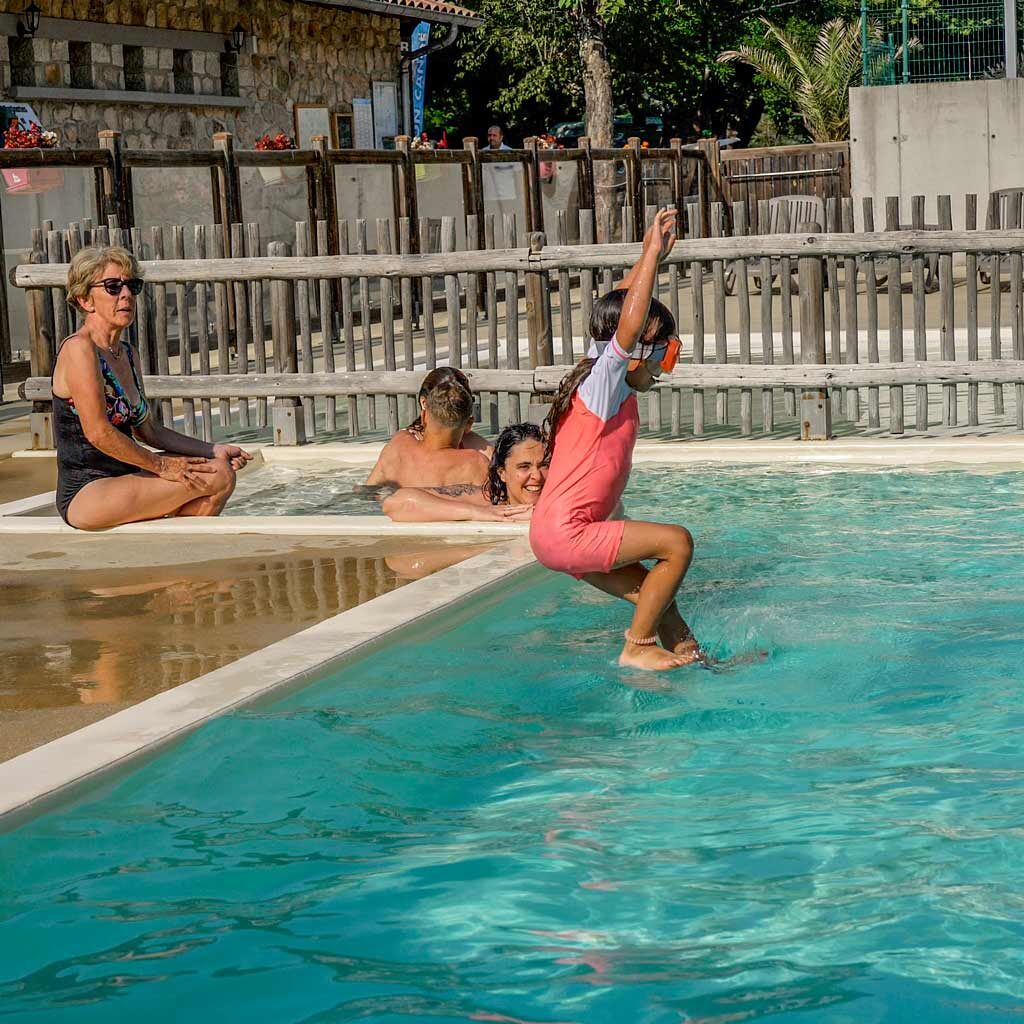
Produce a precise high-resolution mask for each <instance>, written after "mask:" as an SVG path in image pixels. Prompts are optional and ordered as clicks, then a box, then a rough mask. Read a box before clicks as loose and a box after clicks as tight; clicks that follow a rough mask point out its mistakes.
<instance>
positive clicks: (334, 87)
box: [0, 0, 399, 149]
mask: <svg viewBox="0 0 1024 1024" xmlns="http://www.w3.org/2000/svg"><path fill="white" fill-rule="evenodd" d="M38 3H39V6H40V7H41V8H42V12H43V17H44V18H68V19H74V20H78V21H95V22H102V23H105V24H108V25H133V26H139V27H150V28H159V29H178V30H188V31H201V32H215V33H221V34H223V35H225V36H227V35H228V34H229V33H230V32H231V29H232V28H233V27H234V26H235V24H237V23H239V22H240V23H241V24H242V26H243V27H244V28H245V31H246V36H247V39H246V45H245V46H244V47H243V51H242V53H240V54H239V55H238V80H239V95H240V96H241V98H243V99H248V100H251V101H252V106H251V107H248V108H245V109H232V108H230V107H217V106H202V107H199V106H196V107H191V106H188V105H180V104H179V103H175V104H173V105H171V104H134V103H100V102H96V101H95V100H93V101H90V99H89V95H88V90H81V97H80V98H79V97H78V96H76V97H75V98H74V99H73V100H43V99H32V100H31V101H29V102H30V103H31V105H32V107H33V108H34V109H35V111H36V113H37V115H38V116H39V118H40V119H41V120H42V122H43V124H44V127H48V128H54V129H55V130H57V131H58V133H59V134H60V136H61V144H62V145H65V146H69V147H93V146H95V145H96V144H97V142H96V137H97V132H98V131H99V130H100V129H103V128H116V129H119V130H120V131H121V132H122V133H123V137H124V144H125V146H127V147H129V148H132V149H143V148H144V149H209V148H210V147H211V146H212V137H213V133H214V132H216V131H230V132H233V133H234V135H235V145H236V146H237V147H239V148H251V147H252V145H253V143H254V142H255V141H256V139H257V138H259V137H260V136H261V135H262V134H263V133H264V132H271V133H272V134H273V133H276V132H277V131H284V132H286V133H288V134H289V135H293V134H294V130H295V129H294V120H293V116H292V109H293V106H294V104H295V103H323V104H326V105H327V106H328V107H330V109H331V110H332V112H334V111H337V112H344V111H350V110H351V101H352V99H353V98H354V97H369V96H370V95H371V83H372V82H373V81H393V82H397V81H398V61H399V21H398V19H397V18H385V17H382V16H379V15H372V14H364V13H361V12H357V11H341V10H331V9H328V8H324V7H317V6H314V5H312V4H305V3H289V2H285V0H218V2H217V3H211V2H209V0H177V2H173V3H164V2H160V3H147V2H143V0H103V2H100V0H38ZM24 6H25V4H24V0H13V2H11V0H0V12H5V13H11V14H15V15H17V16H21V14H22V12H23V10H24ZM253 37H255V39H256V44H257V45H256V52H255V53H253V52H252V43H251V40H252V38H253ZM157 41H159V40H157ZM32 44H33V50H34V54H33V55H34V58H35V81H36V85H37V86H49V87H61V88H69V87H70V84H71V75H70V65H69V54H68V43H67V42H65V41H61V40H50V39H46V38H45V28H44V29H42V30H40V33H39V38H36V39H34V40H33V41H32ZM144 57H145V86H146V90H147V91H152V92H172V91H173V75H172V64H173V53H172V50H171V49H169V48H166V47H162V46H158V45H154V46H146V47H145V49H144ZM122 68H123V53H122V47H121V46H117V45H113V46H108V45H103V44H100V43H93V44H92V69H93V87H94V88H95V89H124V78H123V71H122ZM193 80H194V91H195V92H196V93H199V94H205V95H218V94H220V60H219V55H218V53H216V52H213V51H200V50H196V51H193ZM10 83H11V69H10V65H9V63H8V50H7V47H6V46H5V45H2V41H0V85H2V86H3V88H4V90H5V91H6V89H7V87H8V86H9V85H10Z"/></svg>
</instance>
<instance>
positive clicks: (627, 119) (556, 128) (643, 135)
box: [549, 114, 668, 149]
mask: <svg viewBox="0 0 1024 1024" xmlns="http://www.w3.org/2000/svg"><path fill="white" fill-rule="evenodd" d="M549 131H550V134H551V135H553V136H554V137H555V140H556V141H557V142H558V143H559V145H562V146H566V147H572V146H575V145H576V140H577V139H578V138H579V137H580V136H581V135H586V134H587V129H586V125H585V124H584V123H583V122H582V121H560V122H559V123H558V124H554V125H552V126H551V128H550V130H549ZM634 135H635V136H637V137H639V138H640V139H643V140H644V141H645V142H646V143H647V144H648V145H650V146H666V145H668V140H667V139H666V138H665V122H664V121H663V120H662V118H660V117H658V116H657V115H650V116H648V117H647V118H645V120H644V125H643V127H642V128H640V129H639V130H637V128H636V127H635V126H634V123H633V117H632V115H631V114H618V115H616V117H615V122H614V126H613V131H612V148H614V149H619V148H620V147H622V146H624V145H625V144H626V140H627V139H629V138H631V137H632V136H634Z"/></svg>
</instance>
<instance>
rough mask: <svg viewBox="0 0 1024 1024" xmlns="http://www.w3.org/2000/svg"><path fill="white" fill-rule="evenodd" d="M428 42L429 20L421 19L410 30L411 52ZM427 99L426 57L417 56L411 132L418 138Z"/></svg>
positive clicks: (413, 82) (414, 62)
mask: <svg viewBox="0 0 1024 1024" xmlns="http://www.w3.org/2000/svg"><path fill="white" fill-rule="evenodd" d="M429 42H430V22H429V21H421V22H419V23H418V24H417V26H416V27H415V28H414V29H413V30H412V38H411V39H410V40H409V47H410V51H411V52H412V53H415V52H416V51H417V50H419V49H422V48H423V47H424V46H426V45H427V43H429ZM426 100H427V58H426V56H423V57H417V58H416V59H415V60H414V61H413V62H412V134H413V138H419V136H420V133H421V132H422V131H423V108H424V106H425V104H426Z"/></svg>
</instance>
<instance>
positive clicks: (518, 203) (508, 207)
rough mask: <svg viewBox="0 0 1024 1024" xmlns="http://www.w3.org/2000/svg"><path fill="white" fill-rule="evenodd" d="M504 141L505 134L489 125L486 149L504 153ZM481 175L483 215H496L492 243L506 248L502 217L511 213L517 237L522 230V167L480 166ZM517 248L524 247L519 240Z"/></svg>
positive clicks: (510, 164)
mask: <svg viewBox="0 0 1024 1024" xmlns="http://www.w3.org/2000/svg"><path fill="white" fill-rule="evenodd" d="M504 139H505V133H504V132H503V131H502V130H501V127H500V126H499V125H496V124H492V125H491V127H490V128H488V129H487V149H489V150H492V151H493V150H501V149H506V150H507V149H508V148H509V147H508V146H506V145H505V141H504ZM481 171H482V174H483V183H484V212H485V213H493V214H494V215H495V217H494V221H495V226H494V234H495V240H496V242H498V244H502V243H501V242H500V241H498V240H504V244H505V245H507V244H508V239H506V238H505V215H506V214H509V213H510V214H512V215H513V216H515V218H516V232H517V234H518V233H520V232H522V231H523V228H524V225H523V221H522V217H523V214H522V210H523V208H524V206H523V202H524V199H523V196H522V190H523V172H522V165H521V164H517V163H493V164H492V163H486V164H483V165H482V167H481ZM518 244H519V245H522V244H523V238H522V237H520V238H518Z"/></svg>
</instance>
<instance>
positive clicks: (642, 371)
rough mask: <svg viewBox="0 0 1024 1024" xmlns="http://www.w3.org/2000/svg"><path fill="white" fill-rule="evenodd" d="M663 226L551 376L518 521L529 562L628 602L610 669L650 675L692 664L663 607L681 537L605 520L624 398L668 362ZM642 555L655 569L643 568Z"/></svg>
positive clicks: (666, 215)
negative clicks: (536, 477) (526, 530)
mask: <svg viewBox="0 0 1024 1024" xmlns="http://www.w3.org/2000/svg"><path fill="white" fill-rule="evenodd" d="M675 226H676V212H675V210H661V211H659V212H658V214H657V215H656V216H655V218H654V222H653V224H652V225H651V227H650V228H649V229H648V231H647V234H646V235H645V236H644V244H643V253H642V255H641V257H640V259H639V261H638V262H637V263H636V265H635V266H634V267H633V268H632V270H630V272H629V273H628V274H627V275H626V278H625V280H624V281H623V282H622V287H621V288H619V289H617V290H616V291H613V292H610V293H609V294H608V295H605V296H603V297H602V298H601V299H599V300H598V302H596V303H595V304H594V309H593V315H592V317H591V321H590V333H591V336H592V337H593V339H594V344H593V345H592V346H591V350H590V352H589V354H588V358H586V359H583V360H581V361H580V363H578V364H577V366H576V367H575V368H574V369H573V370H571V371H570V372H569V373H568V374H567V375H566V376H565V378H564V379H563V381H562V383H561V385H560V387H559V390H558V393H557V394H556V395H555V399H554V402H553V403H552V406H551V412H550V413H549V414H548V420H547V422H548V452H549V456H550V465H549V468H548V477H547V481H546V483H545V485H544V490H543V493H542V494H541V496H540V500H539V501H538V502H537V506H536V508H535V509H534V512H533V516H532V519H531V521H530V544H531V546H532V548H533V553H534V554H535V555H536V556H537V560H538V561H539V562H541V564H543V565H546V566H547V567H548V568H549V569H554V570H556V571H558V572H564V573H568V574H569V575H571V576H574V577H575V578H576V579H581V580H585V581H586V582H587V583H589V584H591V586H594V587H597V589H599V590H603V591H604V592H605V593H607V594H612V595H613V596H615V597H621V598H623V599H624V600H626V601H629V602H630V603H631V604H633V605H634V606H635V611H634V613H633V621H632V623H631V625H630V628H629V629H627V630H626V632H625V645H624V646H623V648H622V653H621V654H620V655H619V664H620V665H626V666H630V667H633V668H641V669H651V670H661V669H670V668H677V667H679V666H681V665H687V664H692V663H693V662H695V661H699V660H701V658H702V654H701V651H700V648H699V647H698V645H697V642H696V640H695V639H694V637H693V634H692V633H691V631H690V627H689V626H687V624H686V622H685V621H684V620H683V618H682V616H681V615H680V614H679V609H678V608H677V607H676V601H675V596H676V591H677V590H678V588H679V585H680V584H681V583H682V581H683V577H684V576H685V575H686V571H687V569H688V568H689V567H690V560H691V559H692V558H693V538H692V537H691V536H690V532H689V530H686V529H685V528H683V527H681V526H672V525H668V524H663V523H641V522H628V521H625V520H623V519H621V518H617V519H615V518H611V517H612V516H614V515H615V514H616V509H617V506H618V504H619V499H620V498H621V497H622V492H623V491H624V490H625V488H626V484H627V483H628V481H629V472H630V468H631V466H632V460H633V445H634V444H635V442H636V436H637V430H638V428H639V425H640V415H639V411H638V408H637V400H636V392H638V391H640V392H644V391H650V390H651V388H652V387H654V384H655V382H656V380H657V378H658V377H659V376H660V375H661V373H662V372H666V373H667V372H671V370H672V369H673V368H674V367H675V364H676V360H677V359H678V357H679V348H680V342H679V340H678V338H676V336H675V333H676V332H675V320H674V318H673V317H672V314H671V312H669V310H668V309H666V308H665V306H663V305H662V304H661V303H660V302H658V301H657V300H656V299H652V296H653V292H654V281H655V278H656V276H657V273H658V264H659V262H660V261H661V259H662V258H663V257H664V256H667V255H668V253H669V252H670V251H671V249H672V246H673V245H674V244H675V238H676V235H675ZM648 559H652V560H654V561H655V562H656V564H655V566H654V567H653V568H652V569H649V570H648V569H647V568H645V566H644V565H643V564H642V563H643V561H644V560H648ZM659 640H660V641H661V644H662V646H660V647H659V646H658V641H659Z"/></svg>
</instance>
